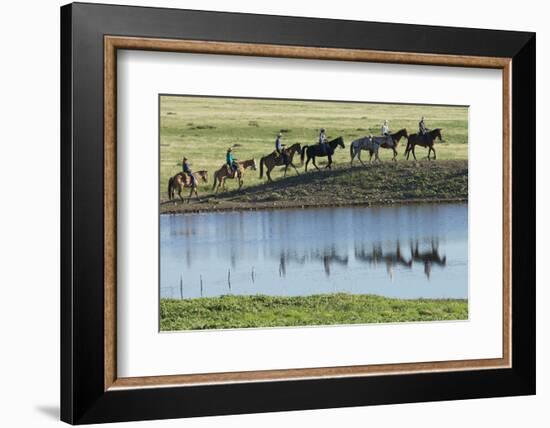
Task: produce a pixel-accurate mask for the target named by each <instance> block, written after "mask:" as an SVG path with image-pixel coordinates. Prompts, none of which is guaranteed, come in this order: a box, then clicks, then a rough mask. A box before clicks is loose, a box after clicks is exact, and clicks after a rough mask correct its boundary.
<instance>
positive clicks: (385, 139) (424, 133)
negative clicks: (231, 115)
mask: <svg viewBox="0 0 550 428" xmlns="http://www.w3.org/2000/svg"><path fill="white" fill-rule="evenodd" d="M418 131H419V132H418V134H411V135H408V134H407V130H406V129H401V130H400V131H398V132H396V133H393V134H392V133H391V131H390V127H389V122H388V121H387V120H384V123H383V124H382V129H381V134H382V136H380V137H375V136H373V135H372V134H371V135H369V136H366V137H362V138H359V139H357V140H355V141H353V142H352V143H351V145H350V156H351V163H353V160H354V159H355V157H356V156H357V159H358V160H359V161H360V162H361V163H362V164H363V161H362V160H361V150H368V151H369V154H370V158H371V160H372V156H373V155H374V156H375V159H376V160H380V159H379V157H378V149H379V148H380V147H383V148H388V149H392V150H393V160H394V161H395V160H396V156H397V150H396V148H397V144H398V143H399V140H400V139H401V138H403V137H405V138H407V139H408V142H407V148H406V149H405V156H406V157H407V159H409V155H410V153H412V154H413V157H414V159H415V160H416V154H415V151H414V148H415V146H416V145H419V146H421V147H428V149H429V150H428V159H431V158H430V152H432V151H433V159H434V160H435V159H436V154H435V149H434V147H433V143H434V141H435V139H436V138H439V140H440V141H443V140H442V137H441V128H436V129H433V130H430V129H428V128H427V127H426V124H425V122H424V116H422V118H421V120H420V122H418ZM282 138H283V133H282V132H279V133H278V134H277V137H276V138H275V151H274V152H272V153H271V154H269V155H267V156H265V157H263V158H261V160H260V178H262V177H263V168H264V165H265V167H266V176H267V178H268V180H269V181H272V179H271V175H270V172H271V170H272V169H273V168H274V167H275V166H285V171H284V176H285V177H286V173H287V169H288V167H289V166H292V167H293V168H294V170H295V171H296V173H297V174H298V170H297V169H296V167H295V166H294V164H293V163H292V159H293V156H294V154H295V153H299V154H300V156H301V160H302V162H303V160H304V157H305V156H306V155H307V161H306V164H305V171H306V172H307V166H308V164H309V162H310V160H311V161H312V163H313V165H314V166H315V168H317V169H319V168H318V167H317V165H316V163H315V157H325V156H326V157H328V164H327V166H326V168H331V164H332V155H333V154H334V151H335V149H336V148H337V147H338V146H339V147H342V148H345V146H344V141H343V138H342V137H338V138H336V139H334V140H332V141H329V140H328V138H327V135H326V130H325V129H324V128H321V130H320V132H319V139H318V144H316V145H312V146H307V145H306V146H302V147H300V144H299V143H296V144H293V145H292V146H290V147H287V146H286V145H285V144H284V143H283V142H282ZM249 167H250V168H251V169H253V170H256V169H257V168H256V161H255V160H254V159H250V160H247V161H237V159H235V157H234V155H233V149H232V147H229V148H228V149H227V152H226V157H225V164H224V165H223V166H222V168H220V169H219V170H218V171H216V172H215V173H214V187H213V188H212V190H214V189H216V187H217V189H216V192H217V190H218V189H219V188H220V187H222V188H223V189H225V179H227V178H235V177H237V178H238V179H239V189H240V188H241V187H242V184H243V182H242V174H243V172H244V170H245V169H246V168H249ZM197 175H198V176H199V177H201V178H202V180H203V181H204V182H207V181H208V172H207V171H204V170H203V171H197V172H193V171H192V170H191V167H190V165H189V161H188V159H187V157H184V158H183V160H182V172H180V173H178V174H176V175H175V176H174V177H171V178H170V180H169V183H168V196H169V199H170V200H172V199H173V198H174V191H175V190H177V191H178V195H179V197H180V199H182V200H183V198H182V197H181V190H182V188H183V187H190V188H191V193H190V194H189V197H191V196H192V195H193V193H195V194H196V195H197V196H198V194H197V191H196V188H197V185H198V183H197V178H196V176H197ZM187 179H189V181H187Z"/></svg>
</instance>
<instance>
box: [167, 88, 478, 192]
mask: <svg viewBox="0 0 550 428" xmlns="http://www.w3.org/2000/svg"><path fill="white" fill-rule="evenodd" d="M421 116H425V120H426V124H427V126H428V127H430V128H442V129H443V131H442V134H443V138H444V141H445V142H444V143H437V144H436V150H437V159H438V160H437V161H436V162H439V161H445V160H467V158H468V144H467V141H468V109H467V108H466V107H445V106H423V105H401V104H367V103H343V102H317V101H281V100H261V99H234V98H205V97H185V96H181V97H180V96H162V97H161V101H160V194H161V200H164V199H166V197H167V196H166V187H167V181H168V178H169V177H170V176H172V175H174V174H175V173H177V172H179V171H180V170H181V159H182V157H183V156H184V155H185V156H186V157H187V158H188V159H189V162H190V165H191V168H192V169H193V170H194V171H197V170H207V171H209V174H210V179H211V177H212V174H213V172H214V171H215V170H217V169H219V168H220V166H221V165H223V164H224V163H225V153H226V150H227V148H228V147H229V146H233V147H234V149H233V150H234V154H235V157H236V158H237V159H239V160H244V159H250V158H255V159H256V160H257V161H259V159H260V158H261V157H262V156H265V155H267V154H269V153H271V152H272V151H273V150H274V141H275V137H276V134H277V132H279V131H280V130H283V141H284V143H285V144H287V145H291V144H293V143H295V142H299V143H300V144H302V145H305V144H308V145H311V144H315V143H316V142H317V138H318V133H319V128H321V127H324V128H326V130H327V135H328V137H329V138H330V139H331V138H335V137H337V136H343V137H344V141H345V143H346V149H338V150H337V152H336V155H335V156H334V162H335V164H336V166H342V165H349V156H350V155H349V149H348V147H349V146H348V144H349V143H351V142H352V141H353V140H354V139H356V138H360V137H362V136H365V135H368V134H371V133H372V134H373V135H379V134H380V127H381V124H382V122H383V121H384V119H387V120H389V122H390V127H391V130H392V131H394V132H395V131H397V130H399V129H401V128H407V130H408V131H409V133H413V132H417V130H418V129H417V128H418V121H419V120H420V117H421ZM405 145H406V142H405V141H404V140H402V142H401V144H400V146H399V148H398V151H399V157H398V159H399V162H398V163H401V162H407V161H405V160H404V158H403V152H404V150H405ZM426 152H427V150H426V149H423V148H420V147H418V148H417V156H418V157H419V158H420V157H425V156H426ZM380 154H381V159H382V160H384V161H387V160H389V159H391V150H385V149H381V150H380ZM364 157H365V159H367V158H368V155H367V153H365V154H364ZM408 162H412V161H408ZM318 163H319V165H322V164H324V161H323V160H321V161H320V162H318ZM299 170H300V171H303V168H299ZM292 174H294V173H291V175H292ZM272 176H273V178H274V179H278V178H280V177H282V172H281V171H280V170H278V169H277V170H275V171H274V172H273V173H272ZM265 181H266V179H265V177H264V179H263V180H260V178H259V172H258V171H256V172H254V171H247V172H246V174H245V177H244V186H245V187H248V186H257V185H259V184H262V183H264V182H265ZM211 186H212V182H210V183H209V184H207V185H206V184H201V185H200V187H199V193H200V194H201V196H203V195H208V194H209V193H211ZM236 186H237V183H236V180H228V188H229V189H235V188H236Z"/></svg>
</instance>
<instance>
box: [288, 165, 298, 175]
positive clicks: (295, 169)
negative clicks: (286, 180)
mask: <svg viewBox="0 0 550 428" xmlns="http://www.w3.org/2000/svg"><path fill="white" fill-rule="evenodd" d="M290 165H292V168H294V171H296V175H300V173H299V172H298V169H297V168H296V167H295V166H294V164H293V163H292V162H290Z"/></svg>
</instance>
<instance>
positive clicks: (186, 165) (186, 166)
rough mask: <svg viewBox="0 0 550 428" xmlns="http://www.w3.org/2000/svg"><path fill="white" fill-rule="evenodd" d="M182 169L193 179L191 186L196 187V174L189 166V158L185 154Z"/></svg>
mask: <svg viewBox="0 0 550 428" xmlns="http://www.w3.org/2000/svg"><path fill="white" fill-rule="evenodd" d="M181 169H182V170H183V173H184V174H187V176H188V177H189V179H190V180H191V187H195V186H196V185H197V183H196V181H195V176H194V175H193V171H191V168H190V167H189V163H188V162H187V158H186V157H185V156H184V157H183V160H182V162H181Z"/></svg>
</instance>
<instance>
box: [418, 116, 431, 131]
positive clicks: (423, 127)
mask: <svg viewBox="0 0 550 428" xmlns="http://www.w3.org/2000/svg"><path fill="white" fill-rule="evenodd" d="M428 131H429V129H428V128H426V124H425V123H424V116H422V119H420V122H418V132H419V133H420V135H426V134H427V133H428Z"/></svg>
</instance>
